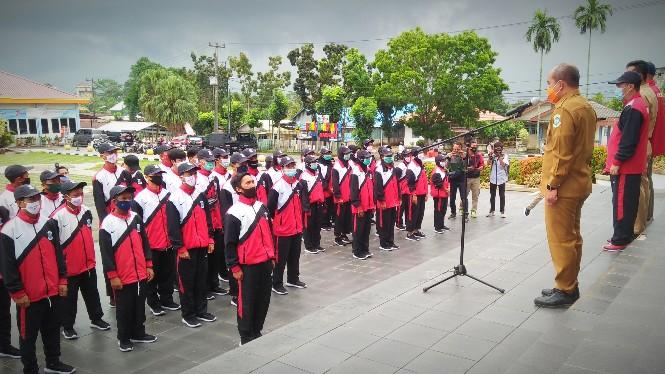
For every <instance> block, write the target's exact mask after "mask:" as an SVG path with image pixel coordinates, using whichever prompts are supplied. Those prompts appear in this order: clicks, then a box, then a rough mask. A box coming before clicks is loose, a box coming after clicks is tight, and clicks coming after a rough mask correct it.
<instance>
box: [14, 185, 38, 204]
mask: <svg viewBox="0 0 665 374" xmlns="http://www.w3.org/2000/svg"><path fill="white" fill-rule="evenodd" d="M39 193H40V192H39V191H37V189H36V188H34V187H32V186H31V185H29V184H24V185H22V186H18V187H16V189H15V190H14V200H16V201H19V200H21V199H25V198H26V197H32V196H35V195H39Z"/></svg>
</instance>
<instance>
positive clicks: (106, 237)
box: [99, 211, 152, 342]
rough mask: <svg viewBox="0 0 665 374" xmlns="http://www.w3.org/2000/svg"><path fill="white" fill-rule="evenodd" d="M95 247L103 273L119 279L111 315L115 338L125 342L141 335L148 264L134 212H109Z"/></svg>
mask: <svg viewBox="0 0 665 374" xmlns="http://www.w3.org/2000/svg"><path fill="white" fill-rule="evenodd" d="M99 249H100V252H101V255H102V264H103V265H104V273H105V274H106V277H107V278H108V279H109V280H110V279H113V278H118V279H120V282H121V283H122V288H121V289H119V290H113V292H114V293H115V302H116V311H115V319H116V322H117V324H118V340H119V341H121V342H128V341H129V340H130V339H132V338H141V337H143V336H145V288H146V282H145V281H146V279H147V278H148V268H152V258H151V255H152V254H151V253H150V243H149V242H148V237H147V235H146V231H145V225H144V224H143V221H142V219H141V217H139V215H138V214H136V213H134V212H132V211H129V212H127V214H126V215H122V214H120V213H118V212H117V211H113V212H111V214H109V215H108V216H107V217H106V218H105V219H104V221H102V226H101V228H100V229H99Z"/></svg>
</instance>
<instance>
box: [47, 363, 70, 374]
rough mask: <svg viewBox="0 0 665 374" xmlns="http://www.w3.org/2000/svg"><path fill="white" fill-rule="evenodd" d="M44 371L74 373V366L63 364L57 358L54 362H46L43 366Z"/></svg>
mask: <svg viewBox="0 0 665 374" xmlns="http://www.w3.org/2000/svg"><path fill="white" fill-rule="evenodd" d="M44 373H58V374H71V373H76V368H74V367H73V366H69V365H67V364H64V363H62V362H60V361H59V360H58V361H56V362H52V363H50V364H46V367H45V368H44Z"/></svg>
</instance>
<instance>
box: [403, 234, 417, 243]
mask: <svg viewBox="0 0 665 374" xmlns="http://www.w3.org/2000/svg"><path fill="white" fill-rule="evenodd" d="M406 240H413V241H414V242H417V241H419V240H420V238H419V237H417V236H416V235H414V234H409V235H407V236H406Z"/></svg>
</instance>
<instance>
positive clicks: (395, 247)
mask: <svg viewBox="0 0 665 374" xmlns="http://www.w3.org/2000/svg"><path fill="white" fill-rule="evenodd" d="M390 248H392V249H399V245H397V244H395V243H392V244H391V245H390Z"/></svg>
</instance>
